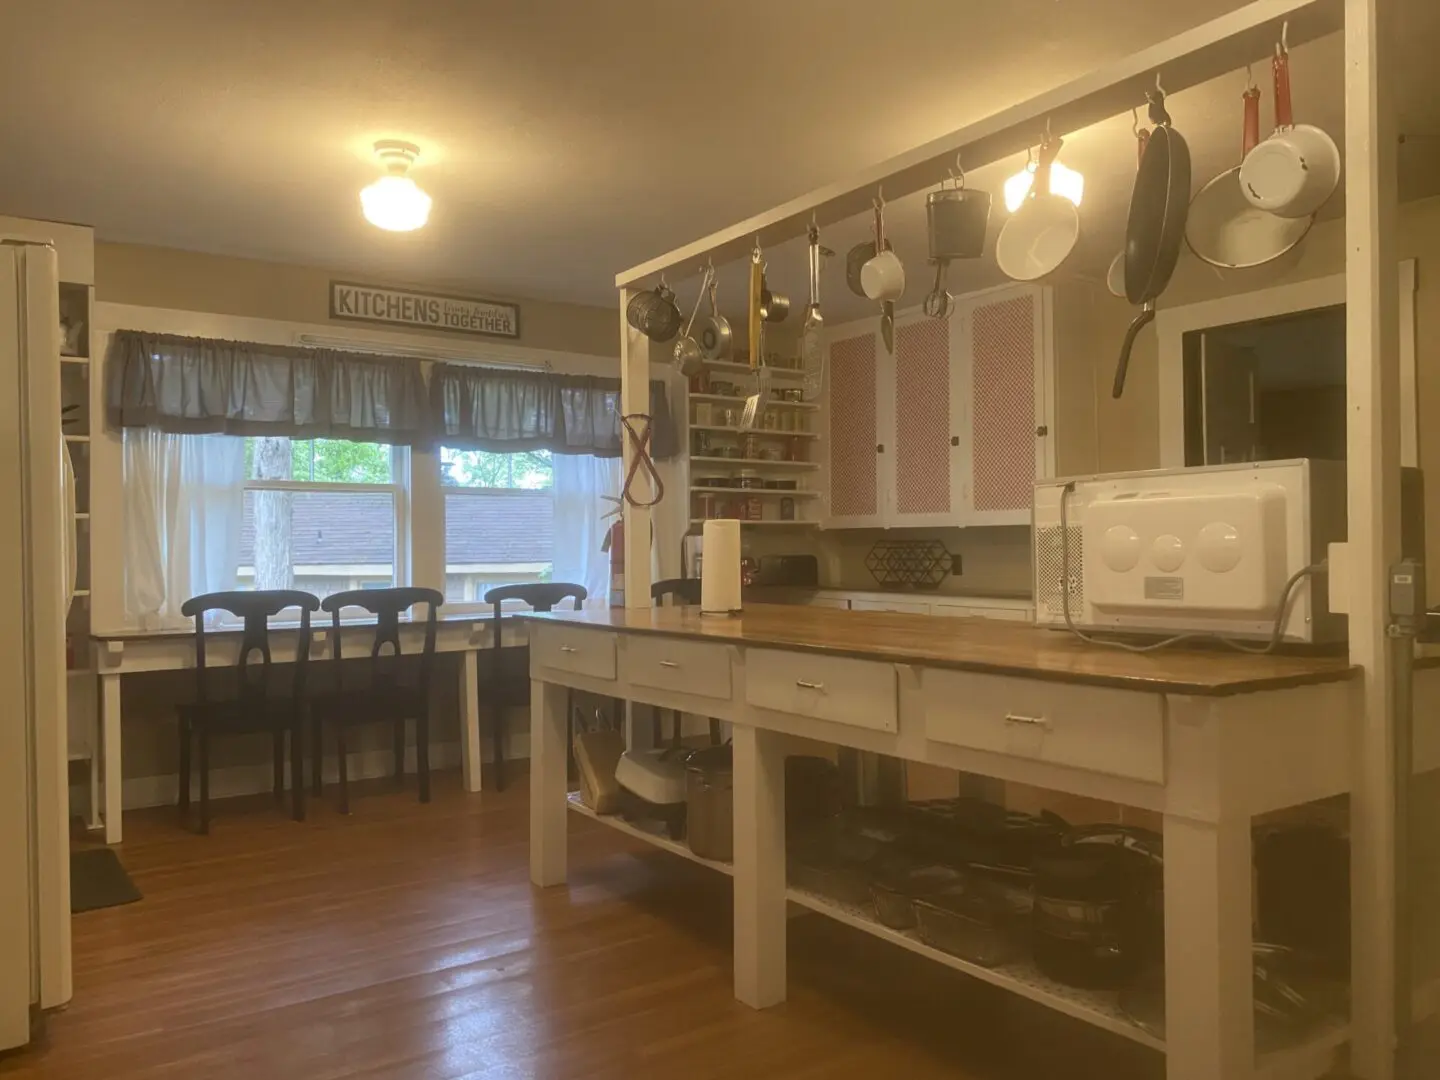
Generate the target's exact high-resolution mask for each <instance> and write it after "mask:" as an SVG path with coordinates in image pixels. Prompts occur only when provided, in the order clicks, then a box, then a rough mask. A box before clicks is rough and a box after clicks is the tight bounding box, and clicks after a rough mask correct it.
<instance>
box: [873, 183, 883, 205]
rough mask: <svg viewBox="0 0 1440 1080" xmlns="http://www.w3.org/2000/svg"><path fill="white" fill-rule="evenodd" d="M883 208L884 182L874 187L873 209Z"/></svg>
mask: <svg viewBox="0 0 1440 1080" xmlns="http://www.w3.org/2000/svg"><path fill="white" fill-rule="evenodd" d="M884 208H885V185H884V184H881V185H880V186H879V187H877V188H876V189H875V209H876V210H883V209H884Z"/></svg>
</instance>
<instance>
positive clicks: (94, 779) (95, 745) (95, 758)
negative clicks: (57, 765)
mask: <svg viewBox="0 0 1440 1080" xmlns="http://www.w3.org/2000/svg"><path fill="white" fill-rule="evenodd" d="M100 739H101V730H100V710H99V709H96V710H95V712H94V714H93V718H92V723H91V725H90V760H89V761H88V762H86V765H87V766H88V767H89V769H90V809H89V811H88V813H87V816H86V818H85V828H87V829H89V830H90V831H91V832H99V831H100V830H101V829H103V828H104V827H105V815H104V813H103V812H102V810H103V807H102V801H103V800H104V798H105V788H104V786H103V785H102V784H101V783H100V769H101V767H102V765H101V753H102V751H101V746H102V743H101V741H100Z"/></svg>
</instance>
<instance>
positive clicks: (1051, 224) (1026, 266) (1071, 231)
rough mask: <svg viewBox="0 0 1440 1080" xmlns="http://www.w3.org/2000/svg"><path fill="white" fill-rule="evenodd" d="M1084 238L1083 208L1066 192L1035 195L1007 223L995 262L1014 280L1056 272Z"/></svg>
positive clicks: (1036, 277) (1033, 278) (1001, 231)
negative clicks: (1082, 227) (1081, 232)
mask: <svg viewBox="0 0 1440 1080" xmlns="http://www.w3.org/2000/svg"><path fill="white" fill-rule="evenodd" d="M1079 239H1080V211H1079V210H1077V209H1076V208H1075V204H1074V203H1072V202H1071V201H1070V200H1069V199H1067V198H1065V196H1063V195H1054V194H1045V195H1033V196H1031V197H1030V198H1028V199H1026V200H1025V202H1024V204H1023V205H1022V206H1021V207H1020V209H1019V210H1016V211H1015V213H1014V214H1012V215H1011V216H1010V220H1009V221H1007V222H1005V227H1004V228H1003V229H1001V230H1000V237H999V239H998V240H996V241H995V261H996V262H997V263H999V264H1000V269H1001V271H1003V272H1004V274H1005V276H1006V277H1008V278H1011V279H1012V280H1014V281H1035V280H1037V279H1039V278H1042V277H1044V276H1045V275H1046V274H1051V273H1054V272H1055V271H1056V270H1057V269H1059V267H1060V265H1061V263H1063V262H1064V261H1065V260H1066V259H1068V258H1069V257H1070V253H1071V252H1072V251H1074V250H1075V244H1076V243H1077V242H1078V241H1079Z"/></svg>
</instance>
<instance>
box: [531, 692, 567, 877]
mask: <svg viewBox="0 0 1440 1080" xmlns="http://www.w3.org/2000/svg"><path fill="white" fill-rule="evenodd" d="M565 701H566V690H565V687H563V686H560V685H558V684H556V683H548V682H542V681H540V680H539V679H531V680H530V880H531V882H533V883H534V884H536V885H563V884H565V862H566V850H565V845H566V833H567V828H568V822H567V821H566V820H565V815H566V814H568V813H569V812H570V811H569V808H568V807H567V806H566V805H565V796H566V787H567V785H566V782H565V761H566V758H565V738H566V734H567V728H568V719H567V717H566V716H565Z"/></svg>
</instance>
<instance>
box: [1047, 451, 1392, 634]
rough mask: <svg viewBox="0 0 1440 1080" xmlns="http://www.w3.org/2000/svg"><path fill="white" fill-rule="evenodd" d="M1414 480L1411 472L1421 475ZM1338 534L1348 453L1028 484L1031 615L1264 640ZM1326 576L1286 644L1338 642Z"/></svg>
mask: <svg viewBox="0 0 1440 1080" xmlns="http://www.w3.org/2000/svg"><path fill="white" fill-rule="evenodd" d="M1417 479H1418V476H1417ZM1345 534H1346V507H1345V465H1344V463H1343V462H1335V461H1314V460H1307V459H1295V460H1289V461H1263V462H1252V463H1248V464H1236V465H1213V466H1203V467H1199V468H1187V469H1159V470H1153V471H1148V472H1127V473H1111V474H1107V475H1100V476H1084V477H1075V478H1071V479H1059V480H1045V481H1040V482H1038V483H1036V485H1035V498H1034V586H1035V613H1036V621H1037V622H1038V623H1039V624H1041V625H1045V626H1055V627H1064V626H1066V625H1067V619H1066V615H1067V610H1066V609H1067V607H1068V615H1069V619H1068V623H1069V624H1070V625H1072V626H1074V627H1077V628H1080V629H1084V630H1091V631H1120V632H1126V633H1139V634H1157V635H1165V634H1176V633H1210V634H1217V635H1222V636H1225V637H1236V638H1250V639H1258V640H1265V639H1268V638H1269V637H1270V636H1271V634H1272V633H1273V631H1274V626H1275V620H1276V617H1277V615H1278V614H1279V613H1280V609H1281V603H1282V594H1284V592H1285V588H1286V585H1287V583H1288V582H1289V581H1290V579H1291V577H1292V576H1293V575H1295V574H1297V573H1299V572H1300V571H1303V570H1304V569H1305V568H1306V567H1308V566H1314V565H1316V564H1318V563H1320V562H1322V561H1323V560H1324V559H1325V557H1326V553H1327V550H1328V546H1329V544H1330V543H1332V542H1335V541H1342V540H1344V539H1345ZM1327 586H1328V581H1327V578H1326V576H1325V574H1323V573H1317V574H1312V575H1309V576H1304V577H1302V578H1300V579H1299V580H1298V581H1297V582H1296V583H1295V584H1294V586H1293V588H1292V590H1291V594H1290V595H1289V602H1288V604H1287V605H1286V607H1285V616H1284V623H1283V631H1282V638H1283V640H1284V641H1285V642H1287V643H1303V644H1318V643H1324V642H1331V641H1338V640H1343V639H1344V637H1345V628H1346V620H1345V617H1344V616H1343V615H1336V614H1333V613H1331V612H1330V610H1329V607H1328V603H1327V593H1328V588H1327Z"/></svg>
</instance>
